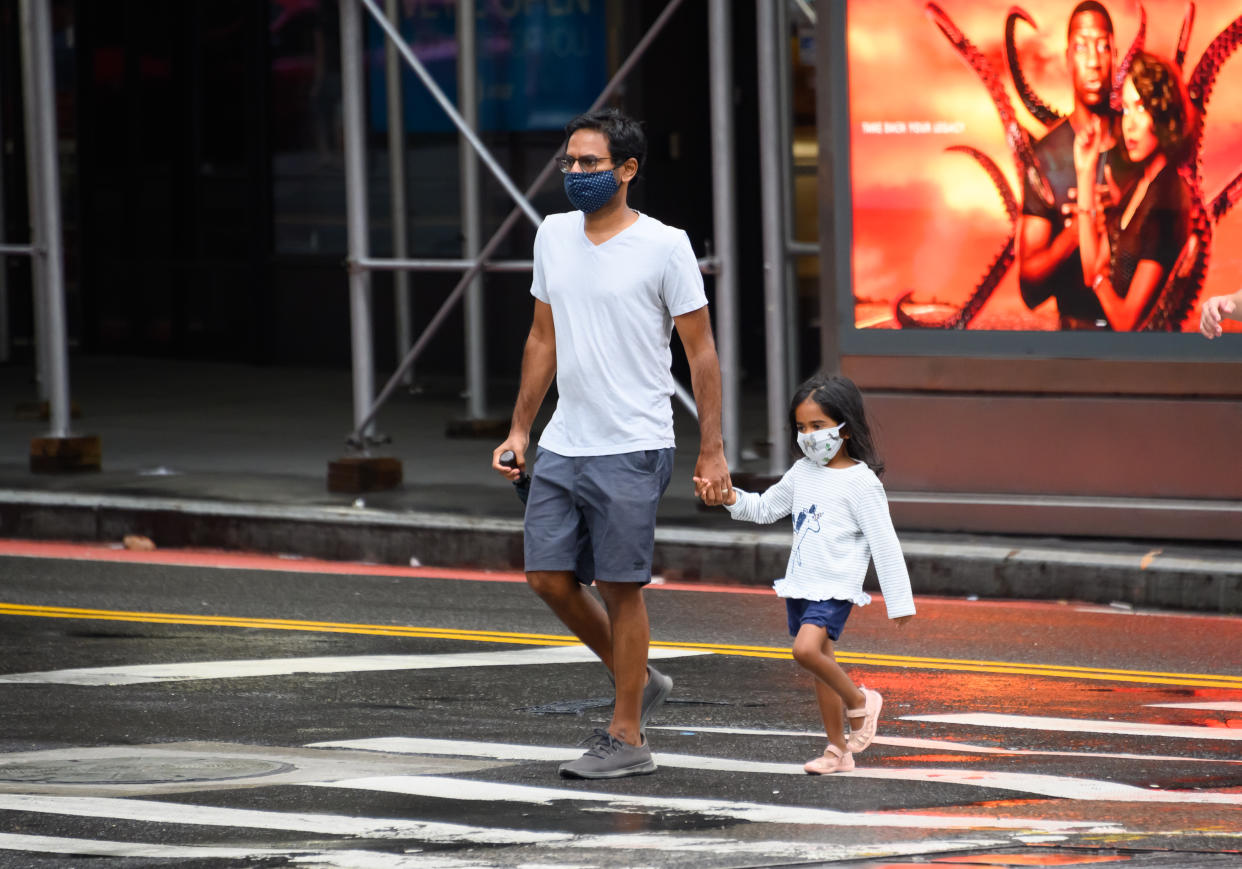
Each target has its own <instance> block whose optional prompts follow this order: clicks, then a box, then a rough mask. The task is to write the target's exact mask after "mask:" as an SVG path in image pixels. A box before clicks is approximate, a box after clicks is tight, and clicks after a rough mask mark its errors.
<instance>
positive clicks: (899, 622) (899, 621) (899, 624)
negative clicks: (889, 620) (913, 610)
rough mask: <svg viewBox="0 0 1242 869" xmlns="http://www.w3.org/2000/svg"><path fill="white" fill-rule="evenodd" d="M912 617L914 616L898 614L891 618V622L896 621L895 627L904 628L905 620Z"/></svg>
mask: <svg viewBox="0 0 1242 869" xmlns="http://www.w3.org/2000/svg"><path fill="white" fill-rule="evenodd" d="M912 618H914V616H912V615H910V616H898V617H897V618H895V619H893V622H894V623H896V625H897V627H899V628H904V627H905V626H906V622H908V621H910V619H912Z"/></svg>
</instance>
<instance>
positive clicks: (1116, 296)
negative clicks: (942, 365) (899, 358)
mask: <svg viewBox="0 0 1242 869" xmlns="http://www.w3.org/2000/svg"><path fill="white" fill-rule="evenodd" d="M847 20H848V25H847V28H848V29H847V38H848V59H849V60H848V62H849V93H850V155H851V158H850V159H851V169H850V171H851V182H852V191H853V203H852V205H853V241H854V245H853V288H854V296H855V307H854V318H855V319H854V323H855V327H856V328H858V329H903V328H904V329H945V328H958V329H975V330H1042V331H1051V330H1070V329H1074V330H1100V331H1153V332H1172V331H1194V330H1196V329H1197V324H1198V307H1199V303H1200V301H1201V300H1202V299H1204V298H1206V297H1208V296H1213V295H1219V294H1222V293H1228V292H1233V291H1235V290H1237V289H1238V288H1239V287H1242V203H1238V200H1239V199H1240V198H1242V56H1237V55H1242V50H1240V49H1242V3H1240V2H1239V0H1203V2H1196V3H1191V4H1188V3H1186V2H1185V0H1147V2H1144V3H1142V4H1140V3H1139V2H1137V0H1102V2H1100V3H1093V2H1089V3H1085V4H1080V3H1074V2H1065V0H1028V2H1025V3H1024V4H1023V5H1022V6H1020V7H1019V6H1012V5H1011V4H1010V3H1009V2H1007V0H1006V2H999V0H998V2H992V0H940V2H939V3H927V2H923V0H885V2H877V0H849V5H848V13H847ZM1007 34H1008V36H1007ZM1084 130H1086V132H1084ZM1076 147H1077V149H1078V154H1077V156H1075V153H1074V152H1075V148H1076ZM1088 180H1090V181H1094V182H1095V183H1094V184H1093V185H1090V188H1091V189H1088V190H1087V192H1086V195H1084V196H1079V195H1078V186H1079V184H1080V183H1082V184H1086V183H1087V181H1088ZM1235 205H1236V206H1237V207H1235ZM1084 252H1086V253H1087V257H1086V259H1087V260H1089V261H1088V262H1087V263H1085V264H1084V256H1083V253H1084ZM1228 325H1229V326H1230V327H1232V328H1233V329H1234V330H1236V329H1237V327H1238V326H1239V325H1242V324H1238V323H1232V322H1231V323H1229V324H1228Z"/></svg>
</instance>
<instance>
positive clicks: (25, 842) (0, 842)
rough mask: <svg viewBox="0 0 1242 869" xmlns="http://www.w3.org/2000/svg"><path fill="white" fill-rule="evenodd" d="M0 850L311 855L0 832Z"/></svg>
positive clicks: (204, 856) (201, 856)
mask: <svg viewBox="0 0 1242 869" xmlns="http://www.w3.org/2000/svg"><path fill="white" fill-rule="evenodd" d="M0 851H24V852H27V853H34V854H72V855H73V856H75V857H151V858H155V859H161V860H210V859H215V860H260V859H263V858H269V857H295V856H298V855H301V854H314V853H315V852H314V851H310V850H303V849H287V848H286V849H279V850H278V849H269V848H224V847H217V846H212V845H157V844H154V843H148V842H110V841H105V840H102V839H70V838H66V837H63V836H24V835H22V834H20V833H0Z"/></svg>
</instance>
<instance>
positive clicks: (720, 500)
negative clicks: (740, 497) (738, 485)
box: [694, 477, 737, 507]
mask: <svg viewBox="0 0 1242 869" xmlns="http://www.w3.org/2000/svg"><path fill="white" fill-rule="evenodd" d="M711 491H712V484H711V481H710V480H705V479H703V478H702V477H695V478H694V495H695V497H696V498H698V499H699V500H701V501H702V502H703V503H704V504H706V505H707V506H708V507H719V506H721V505H728V506H730V507H732V506H733V505H734V504H736V503H737V490H735V489H734V488H733V486H732V485H727V486H726V488H725V489H723V492H724V494H723V495H720V496H717V497H714V498H713V497H712V495H711Z"/></svg>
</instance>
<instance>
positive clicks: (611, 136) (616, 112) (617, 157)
mask: <svg viewBox="0 0 1242 869" xmlns="http://www.w3.org/2000/svg"><path fill="white" fill-rule="evenodd" d="M579 130H597V131H599V132H600V133H602V134H603V135H604V138H605V139H607V140H608V150H609V151H610V152H611V154H610V156H611V157H612V163H613V165H614V166H620V165H621V164H622V163H624V162H625V161H626V160H628V159H630V158H631V157H633V158H634V159H635V160H637V161H638V168H639V170H640V171H641V170H642V168H643V164H644V163H646V162H647V134H646V133H644V132H643V128H642V125H641V124H640V123H638V121H636V120H634V119H633V118H631V117H630V116H629V115H627V114H625V113H624V112H622V111H621V110H620V109H614V108H607V109H599V110H598V111H594V112H587V113H585V114H582V115H578V117H576V118H574V119H573V120H572V121H570V122H569V123H568V124H566V125H565V138H566V139H569V137H570V136H572V135H573V134H574V133H576V132H578V131H579Z"/></svg>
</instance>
